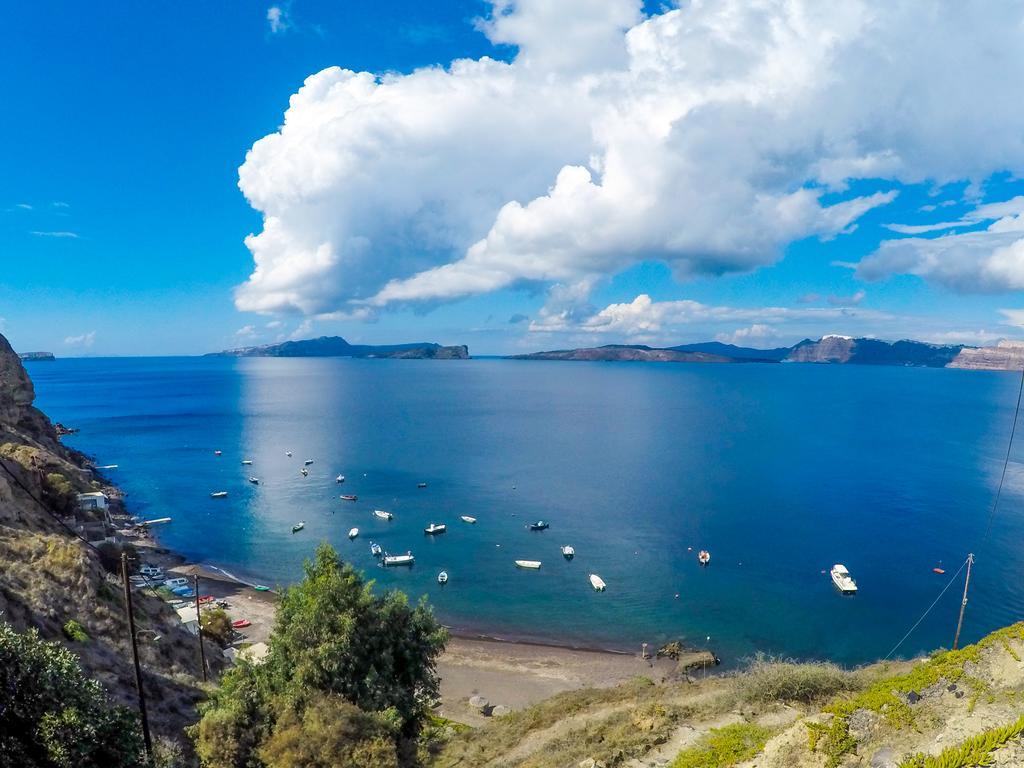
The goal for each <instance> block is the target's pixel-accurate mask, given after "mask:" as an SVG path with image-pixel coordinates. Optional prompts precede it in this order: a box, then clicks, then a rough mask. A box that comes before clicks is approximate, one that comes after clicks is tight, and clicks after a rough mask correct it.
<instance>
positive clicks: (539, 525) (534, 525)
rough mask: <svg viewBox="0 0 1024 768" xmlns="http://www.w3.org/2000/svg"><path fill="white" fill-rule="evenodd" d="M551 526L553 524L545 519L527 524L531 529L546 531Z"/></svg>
mask: <svg viewBox="0 0 1024 768" xmlns="http://www.w3.org/2000/svg"><path fill="white" fill-rule="evenodd" d="M550 527H551V525H550V524H549V523H546V522H544V521H543V520H538V521H537V522H536V523H530V524H529V525H528V526H527V528H529V529H530V530H531V531H546V530H547V529H548V528H550Z"/></svg>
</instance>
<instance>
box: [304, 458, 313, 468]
mask: <svg viewBox="0 0 1024 768" xmlns="http://www.w3.org/2000/svg"><path fill="white" fill-rule="evenodd" d="M305 463H306V466H307V467H308V466H309V465H310V464H312V463H313V460H312V459H306V462H305Z"/></svg>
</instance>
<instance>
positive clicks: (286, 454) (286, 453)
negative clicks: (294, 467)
mask: <svg viewBox="0 0 1024 768" xmlns="http://www.w3.org/2000/svg"><path fill="white" fill-rule="evenodd" d="M284 455H285V456H287V457H289V458H291V455H292V452H291V451H285V452H284Z"/></svg>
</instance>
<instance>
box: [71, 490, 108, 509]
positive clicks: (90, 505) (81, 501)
mask: <svg viewBox="0 0 1024 768" xmlns="http://www.w3.org/2000/svg"><path fill="white" fill-rule="evenodd" d="M107 501H109V499H108V498H107V494H105V493H103V492H102V491H92V492H91V493H80V494H78V506H79V507H81V508H82V509H103V510H105V509H106V508H107Z"/></svg>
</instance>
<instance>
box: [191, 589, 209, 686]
mask: <svg viewBox="0 0 1024 768" xmlns="http://www.w3.org/2000/svg"><path fill="white" fill-rule="evenodd" d="M192 578H193V579H194V581H193V584H194V587H195V591H196V633H197V635H198V637H199V665H200V666H201V667H202V668H203V682H204V683H205V682H206V651H205V650H204V649H203V617H202V614H201V613H200V612H199V574H198V573H194V574H192Z"/></svg>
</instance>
